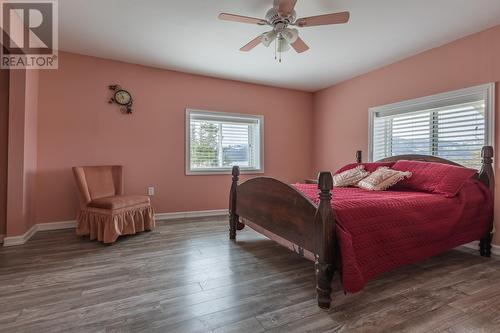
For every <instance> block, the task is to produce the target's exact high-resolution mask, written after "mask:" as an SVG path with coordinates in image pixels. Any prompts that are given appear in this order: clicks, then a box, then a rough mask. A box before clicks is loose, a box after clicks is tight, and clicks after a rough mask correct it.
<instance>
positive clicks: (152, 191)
mask: <svg viewBox="0 0 500 333" xmlns="http://www.w3.org/2000/svg"><path fill="white" fill-rule="evenodd" d="M148 195H150V196H153V195H155V188H154V187H153V186H151V187H148Z"/></svg>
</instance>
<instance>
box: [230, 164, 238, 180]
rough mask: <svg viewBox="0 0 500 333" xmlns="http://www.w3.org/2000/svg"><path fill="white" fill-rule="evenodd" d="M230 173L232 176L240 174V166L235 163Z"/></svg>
mask: <svg viewBox="0 0 500 333" xmlns="http://www.w3.org/2000/svg"><path fill="white" fill-rule="evenodd" d="M231 173H232V175H233V177H238V176H239V175H240V167H239V166H237V165H235V166H233V171H232V172H231Z"/></svg>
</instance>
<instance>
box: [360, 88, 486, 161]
mask: <svg viewBox="0 0 500 333" xmlns="http://www.w3.org/2000/svg"><path fill="white" fill-rule="evenodd" d="M494 88H495V85H494V84H489V85H483V86H478V87H473V88H468V89H463V90H458V91H454V92H450V93H445V94H439V95H435V96H430V97H424V98H419V99H415V100H411V101H406V102H402V103H396V104H392V105H386V106H381V107H376V108H372V109H370V135H369V138H370V145H369V148H370V160H371V161H377V160H380V159H383V158H386V157H390V156H395V155H404V154H421V155H433V156H438V157H441V158H445V159H448V160H451V161H454V162H456V163H459V164H461V165H464V166H467V167H470V168H475V169H479V168H480V167H481V148H482V147H483V146H484V145H493V134H494V131H493V126H494V119H493V114H494V113H493V112H494V109H495V108H494V100H495V97H494V91H495V89H494Z"/></svg>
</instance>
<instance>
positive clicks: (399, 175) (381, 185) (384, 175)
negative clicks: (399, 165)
mask: <svg viewBox="0 0 500 333" xmlns="http://www.w3.org/2000/svg"><path fill="white" fill-rule="evenodd" d="M410 177H411V172H402V171H396V170H392V169H389V168H388V167H380V168H378V169H377V171H375V172H373V173H372V174H371V175H369V176H368V177H366V178H365V179H363V180H361V181H360V182H359V183H358V187H359V188H362V189H365V190H369V191H385V190H387V189H388V188H389V187H391V186H393V185H395V184H397V183H398V182H399V181H401V180H403V179H405V178H410Z"/></svg>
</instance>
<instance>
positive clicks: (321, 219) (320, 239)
mask: <svg viewBox="0 0 500 333" xmlns="http://www.w3.org/2000/svg"><path fill="white" fill-rule="evenodd" d="M318 188H319V190H320V194H319V199H320V202H319V206H318V210H317V212H316V217H315V221H314V239H315V245H316V253H315V258H314V259H315V269H316V292H317V294H318V305H319V307H320V308H322V309H328V308H330V303H331V293H332V279H333V274H334V273H335V264H334V260H335V246H336V244H335V242H336V237H335V218H334V217H333V211H332V205H331V200H332V193H331V190H332V189H333V179H332V174H331V173H330V172H321V173H320V174H319V176H318Z"/></svg>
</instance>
